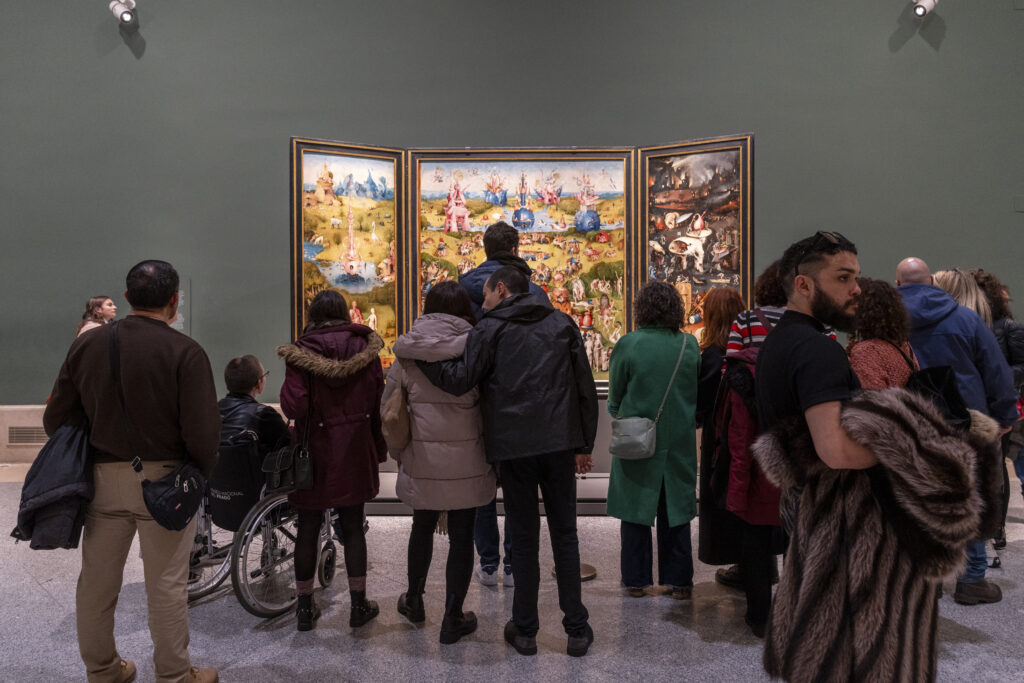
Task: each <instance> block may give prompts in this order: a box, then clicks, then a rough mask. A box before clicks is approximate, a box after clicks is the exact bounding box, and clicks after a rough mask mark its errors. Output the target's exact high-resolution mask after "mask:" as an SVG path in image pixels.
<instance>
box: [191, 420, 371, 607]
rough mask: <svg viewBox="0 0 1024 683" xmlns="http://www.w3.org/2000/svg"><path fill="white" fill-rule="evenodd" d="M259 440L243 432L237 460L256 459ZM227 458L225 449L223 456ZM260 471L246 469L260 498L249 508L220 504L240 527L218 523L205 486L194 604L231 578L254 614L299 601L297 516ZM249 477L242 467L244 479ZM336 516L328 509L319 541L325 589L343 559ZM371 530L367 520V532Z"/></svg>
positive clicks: (225, 519)
mask: <svg viewBox="0 0 1024 683" xmlns="http://www.w3.org/2000/svg"><path fill="white" fill-rule="evenodd" d="M257 441H258V437H257V435H256V433H255V432H252V431H251V430H246V432H243V433H242V434H241V435H239V437H237V445H238V446H239V447H240V449H241V452H240V453H239V454H238V455H239V458H238V460H240V461H241V462H243V463H245V462H249V463H251V462H254V461H255V459H254V455H253V453H252V451H246V450H245V449H255V448H256V443H257ZM224 456H225V449H224V448H223V447H222V449H221V457H222V459H223V458H224ZM257 472H258V471H257V470H253V471H252V472H248V474H249V475H250V476H251V477H252V478H251V479H250V480H249V481H248V485H249V486H251V487H252V488H249V489H246V490H251V491H256V490H258V491H259V494H258V497H257V496H252V497H251V498H250V500H251V499H252V498H256V502H255V503H254V504H253V505H252V507H250V508H249V509H248V511H247V512H246V511H245V509H246V508H245V506H244V505H243V506H241V507H238V506H236V507H235V508H233V509H231V508H230V507H229V508H227V509H226V508H224V507H223V506H221V507H218V508H217V509H218V510H220V512H219V513H218V514H220V515H221V517H220V518H219V519H221V523H223V524H227V525H229V526H230V527H231V528H237V531H231V530H229V529H226V528H223V527H220V526H218V524H217V523H216V521H215V519H214V513H213V512H212V511H213V510H214V506H211V504H210V497H211V487H210V486H209V485H208V486H207V490H206V495H205V496H204V498H203V505H202V506H201V507H200V509H199V512H198V513H197V518H198V519H197V522H196V534H195V541H194V545H193V548H192V553H191V555H190V557H189V578H188V587H187V591H188V599H189V601H190V602H191V601H194V600H198V599H199V598H202V597H204V596H207V595H210V594H211V593H213V592H214V591H216V590H217V589H218V588H219V587H220V586H221V584H222V583H224V581H225V580H226V579H227V577H228V576H230V577H231V586H232V588H233V590H234V593H235V596H236V597H237V598H238V601H239V603H241V605H242V607H243V608H245V610H246V611H247V612H249V613H250V614H253V615H255V616H258V617H263V618H271V617H276V616H278V615H280V614H284V613H285V612H288V611H291V610H292V609H293V608H294V606H295V603H296V601H297V598H296V597H295V576H294V559H295V539H296V535H297V532H298V529H297V515H296V512H295V509H294V508H292V507H291V505H289V504H288V492H287V491H275V492H271V493H269V494H268V493H267V490H266V485H265V483H263V482H262V481H257V480H256V477H258V478H259V479H262V477H263V475H262V472H259V473H257ZM236 474H237V472H236ZM245 475H246V471H245V470H244V469H243V471H242V474H241V475H240V476H241V478H242V480H244V477H245ZM213 488H216V487H213ZM229 488H232V489H237V488H238V487H236V486H231V487H229ZM242 488H243V489H244V488H245V487H244V486H242ZM218 500H219V499H218ZM243 513H244V514H243ZM239 518H241V519H240V521H239ZM336 518H337V515H334V514H333V513H332V512H331V510H325V511H324V519H323V522H322V523H321V526H320V538H319V539H318V541H317V564H316V567H317V571H316V575H317V578H318V579H319V581H320V585H321V586H323V587H324V588H327V587H328V586H330V585H331V582H332V581H333V580H334V575H335V573H336V570H337V565H338V562H339V558H338V548H337V546H336V545H335V543H334V540H333V538H334V536H333V534H332V528H333V523H334V521H335V519H336ZM368 528H369V524H368V522H367V521H366V519H365V518H364V519H363V533H366V531H367V529H368Z"/></svg>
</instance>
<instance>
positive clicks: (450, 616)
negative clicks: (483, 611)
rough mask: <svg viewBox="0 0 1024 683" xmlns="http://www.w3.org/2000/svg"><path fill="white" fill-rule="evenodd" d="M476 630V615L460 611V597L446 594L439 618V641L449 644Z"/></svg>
mask: <svg viewBox="0 0 1024 683" xmlns="http://www.w3.org/2000/svg"><path fill="white" fill-rule="evenodd" d="M475 630H476V615H475V614H473V613H472V612H463V611H462V598H459V597H457V596H455V595H451V594H449V595H448V599H447V600H446V601H445V609H444V619H442V620H441V643H442V644H444V645H451V644H452V643H457V642H459V639H460V638H462V636H468V635H469V634H470V633H472V632H473V631H475Z"/></svg>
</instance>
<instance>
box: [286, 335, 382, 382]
mask: <svg viewBox="0 0 1024 683" xmlns="http://www.w3.org/2000/svg"><path fill="white" fill-rule="evenodd" d="M360 347H361V348H360ZM383 348H384V340H383V339H381V338H380V335H378V334H377V333H376V332H374V331H373V330H371V329H370V328H369V327H366V326H365V325H356V324H352V323H349V324H342V325H333V326H331V327H324V328H321V329H318V330H312V331H310V332H307V333H306V334H304V335H302V336H301V337H300V338H299V339H297V340H296V341H295V343H294V344H284V345H282V346H278V347H277V355H278V357H279V358H281V359H282V360H283V361H284V362H285V363H287V364H288V365H292V366H294V367H296V368H299V369H300V370H305V371H306V372H309V373H311V374H314V375H318V376H320V377H323V378H324V379H326V380H344V379H345V378H346V377H350V376H351V375H354V374H355V373H357V372H359V371H360V370H362V369H363V368H365V367H366V366H368V365H369V364H370V363H372V362H374V361H375V360H377V358H378V357H379V354H380V352H381V350H382V349H383Z"/></svg>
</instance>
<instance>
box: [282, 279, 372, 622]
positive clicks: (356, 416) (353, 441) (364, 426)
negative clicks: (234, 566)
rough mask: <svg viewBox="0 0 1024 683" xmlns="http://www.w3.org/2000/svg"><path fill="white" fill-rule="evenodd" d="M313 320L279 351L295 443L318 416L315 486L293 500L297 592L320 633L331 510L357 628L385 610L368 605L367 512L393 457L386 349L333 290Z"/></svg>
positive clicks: (317, 304) (302, 611)
mask: <svg viewBox="0 0 1024 683" xmlns="http://www.w3.org/2000/svg"><path fill="white" fill-rule="evenodd" d="M307 318H308V320H309V322H308V323H307V325H306V328H305V330H304V331H303V334H302V336H301V337H299V339H297V340H296V341H295V343H294V344H286V345H284V346H280V347H278V349H277V355H278V356H280V357H281V358H282V359H283V360H284V361H285V363H287V369H286V371H285V379H284V386H283V387H281V409H282V410H283V411H284V414H285V415H287V416H288V417H290V418H292V419H294V420H295V431H294V437H293V438H301V436H302V435H303V434H305V433H306V428H307V425H306V422H307V414H308V415H309V416H310V417H309V425H308V434H309V442H308V446H309V452H310V456H311V458H312V461H313V478H314V481H313V487H312V488H310V489H308V490H303V491H295V492H293V493H291V494H290V495H289V496H288V501H289V502H290V503H291V504H292V506H293V507H294V508H295V509H296V511H297V513H298V530H297V538H296V540H295V592H296V594H297V595H298V599H299V601H298V607H297V610H296V616H297V620H298V629H299V630H300V631H308V630H310V629H312V628H313V626H314V625H315V623H316V620H317V618H318V617H319V616H320V610H319V608H318V607H317V605H316V603H315V602H314V601H313V579H314V575H315V573H316V554H317V553H316V550H317V542H318V540H319V535H320V524H321V522H322V520H323V511H324V510H327V509H330V508H334V509H335V510H337V512H338V521H339V526H340V528H341V531H342V534H341V535H342V544H343V545H344V547H345V568H346V570H347V573H348V588H349V592H350V594H351V597H352V609H351V614H350V618H349V625H350V626H352V627H356V626H362V625H363V624H365V623H366V622H368V621H369V620H370V619H373V618H374V617H375V616H377V614H378V612H379V611H380V610H379V609H378V607H377V603H375V602H372V601H369V600H367V599H366V538H365V536H364V535H363V505H364V504H365V503H366V502H367V501H369V500H372V499H373V498H374V497H375V496H376V495H377V491H378V490H379V488H380V482H379V479H378V475H377V472H378V466H379V463H381V462H384V460H385V459H386V458H387V446H386V444H385V443H384V436H383V434H382V433H381V423H380V398H381V394H382V393H383V390H384V373H383V370H382V369H381V363H380V358H379V356H378V354H379V353H380V350H381V349H382V348H383V347H384V342H383V341H382V340H381V338H380V337H379V336H378V335H377V333H376V332H374V331H373V330H371V329H370V328H369V327H366V326H365V325H356V324H354V323H352V322H350V320H349V313H348V306H347V305H346V303H345V298H344V297H343V296H342V295H341V294H339V293H338V292H336V291H333V290H327V291H324V292H320V293H319V294H317V295H316V297H315V298H314V299H313V302H312V303H311V304H310V306H309V313H308V315H307Z"/></svg>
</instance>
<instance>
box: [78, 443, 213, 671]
mask: <svg viewBox="0 0 1024 683" xmlns="http://www.w3.org/2000/svg"><path fill="white" fill-rule="evenodd" d="M169 464H173V465H177V464H180V462H173V461H170V462H160V461H152V462H146V463H145V474H146V476H147V477H148V478H149V479H158V478H160V477H161V476H163V475H164V474H165V473H166V472H168V471H169V470H166V469H164V468H163V466H164V465H169ZM93 478H94V484H95V488H96V495H95V498H93V501H92V503H90V505H89V509H88V512H87V514H86V518H85V534H84V536H83V537H82V572H81V574H79V576H78V591H77V593H76V597H75V611H76V616H77V622H78V648H79V650H80V651H81V654H82V661H83V662H85V667H86V672H87V674H88V677H89V681H91V682H96V683H99V682H108V681H113V680H115V679H116V676H117V675H118V673H119V671H120V662H121V656H120V655H119V654H118V652H117V647H116V645H115V644H114V608H115V607H117V597H118V594H119V593H120V592H121V583H122V580H123V576H124V564H125V560H126V559H127V557H128V551H129V549H130V548H131V545H132V540H133V539H134V538H135V532H136V531H138V533H139V544H140V546H141V547H142V566H143V572H144V575H145V582H146V603H147V606H148V608H149V634H150V637H151V638H152V639H153V664H154V668H155V670H156V680H157V681H160V682H161V683H178V682H179V681H184V680H186V679H187V678H188V674H189V667H190V663H189V657H188V595H187V593H186V583H187V581H188V557H189V552H190V551H191V550H192V544H193V539H194V535H195V520H194V519H193V520H192V522H191V523H190V524H189V525H188V526H187V527H186V528H185V529H183V530H181V531H169V530H167V529H165V528H163V527H162V526H160V525H159V524H157V523H156V522H155V521H153V518H152V517H151V516H150V515H149V511H148V510H146V505H145V503H144V502H143V501H142V486H141V485H140V483H139V479H138V475H136V473H135V472H134V471H133V470H132V468H131V466H130V465H129V464H128V463H97V464H96V465H95V466H94V467H93Z"/></svg>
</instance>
